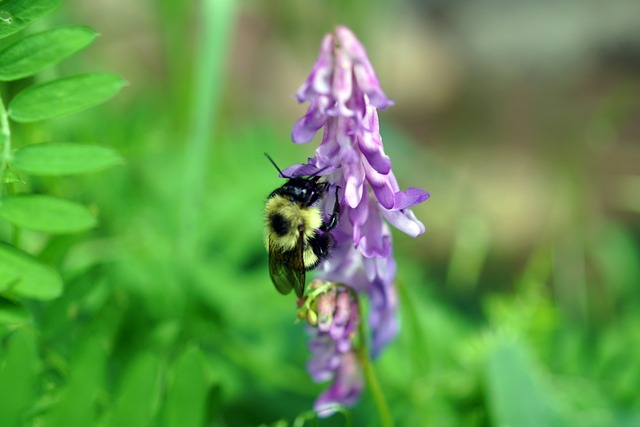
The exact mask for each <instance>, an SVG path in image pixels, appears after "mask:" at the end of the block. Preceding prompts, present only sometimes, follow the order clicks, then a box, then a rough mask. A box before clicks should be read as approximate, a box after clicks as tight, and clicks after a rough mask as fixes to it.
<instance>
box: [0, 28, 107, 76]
mask: <svg viewBox="0 0 640 427" xmlns="http://www.w3.org/2000/svg"><path fill="white" fill-rule="evenodd" d="M96 36H97V33H96V32H95V31H93V30H92V29H91V28H88V27H80V26H75V27H63V28H55V29H52V30H48V31H43V32H41V33H36V34H32V35H30V36H27V37H24V38H22V39H20V40H18V41H17V42H15V43H13V44H11V45H9V46H8V47H6V48H5V49H3V50H2V51H0V80H17V79H21V78H23V77H27V76H31V75H33V74H36V73H37V72H38V71H40V70H42V69H44V68H46V67H48V66H50V65H53V64H56V63H57V62H60V61H61V60H63V59H64V58H66V57H68V56H71V55H72V54H74V53H75V52H77V51H79V50H80V49H82V48H84V47H86V46H88V45H89V44H91V42H92V41H93V40H94V39H95V38H96Z"/></svg>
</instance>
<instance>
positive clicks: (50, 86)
mask: <svg viewBox="0 0 640 427" xmlns="http://www.w3.org/2000/svg"><path fill="white" fill-rule="evenodd" d="M123 85H124V80H123V79H122V77H120V76H119V75H117V74H111V73H87V74H80V75H77V76H71V77H65V78H62V79H58V80H54V81H51V82H47V83H41V84H36V85H33V86H31V87H28V88H27V89H25V90H23V91H22V92H20V93H19V94H17V95H16V96H15V97H14V98H13V99H12V100H11V103H10V104H9V117H10V118H11V119H13V120H15V121H16V122H23V123H29V122H37V121H40V120H45V119H51V118H54V117H58V116H63V115H66V114H72V113H77V112H80V111H83V110H86V109H88V108H91V107H95V106H96V105H98V104H102V103H103V102H105V101H107V100H109V99H110V98H112V97H113V96H115V94H116V93H118V92H119V91H120V89H121V88H122V86H123Z"/></svg>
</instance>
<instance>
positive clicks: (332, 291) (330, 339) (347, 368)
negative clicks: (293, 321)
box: [298, 280, 364, 415]
mask: <svg viewBox="0 0 640 427" xmlns="http://www.w3.org/2000/svg"><path fill="white" fill-rule="evenodd" d="M298 305H299V306H300V311H299V317H306V319H307V321H308V323H309V325H310V328H309V329H310V333H311V335H312V338H311V341H310V342H309V348H310V349H311V354H312V356H311V359H310V360H309V362H308V364H307V368H308V370H309V373H310V374H311V377H312V378H313V379H314V380H315V381H317V382H323V381H328V380H331V379H333V383H332V385H331V387H329V388H328V389H327V390H325V392H324V393H322V394H321V395H320V396H319V397H318V399H317V400H316V403H315V409H316V411H318V413H320V414H327V415H328V414H329V413H330V411H331V410H330V409H329V410H328V408H331V407H332V406H333V404H334V403H336V402H340V403H342V404H344V405H353V404H355V403H356V402H357V401H358V398H359V397H360V394H361V393H362V388H363V382H364V381H363V376H362V370H361V369H360V365H359V362H358V355H357V349H356V348H355V346H354V343H355V341H356V339H357V334H358V327H359V325H360V310H359V307H358V301H357V299H355V298H354V296H353V295H352V291H349V290H348V289H347V288H346V287H340V286H336V285H334V284H332V283H328V282H323V281H321V280H314V281H313V282H311V284H310V286H309V292H308V294H307V295H306V296H305V297H304V298H303V299H301V300H299V301H298Z"/></svg>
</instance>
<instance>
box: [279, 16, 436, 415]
mask: <svg viewBox="0 0 640 427" xmlns="http://www.w3.org/2000/svg"><path fill="white" fill-rule="evenodd" d="M297 98H298V101H300V102H308V103H309V107H308V109H307V112H306V114H305V115H304V116H303V117H302V118H300V119H299V120H298V121H297V122H296V124H295V125H294V127H293V131H292V134H291V137H292V139H293V141H294V142H296V143H306V142H309V141H311V140H312V139H313V137H314V136H315V134H316V133H317V131H318V130H320V129H321V128H323V127H324V131H323V135H322V140H321V142H320V145H319V146H318V148H317V149H316V151H315V155H314V156H313V157H311V158H309V159H308V161H307V163H305V164H297V165H292V166H290V167H288V168H287V169H285V170H284V171H283V174H284V175H286V176H290V177H294V176H309V175H314V174H317V175H321V176H324V177H325V179H326V181H327V182H329V183H330V184H331V185H333V186H339V187H340V188H341V189H342V192H341V193H342V197H341V200H340V208H341V209H340V222H339V224H338V226H337V227H336V228H334V229H333V230H332V231H331V235H332V237H333V240H334V242H335V245H334V247H333V248H332V252H331V257H330V258H329V259H327V260H325V261H324V262H323V263H321V264H320V266H319V267H318V275H317V279H318V280H321V281H324V282H326V283H337V284H343V285H346V286H348V287H350V288H351V289H353V291H355V292H356V293H357V294H358V295H359V297H360V298H363V297H365V298H369V300H370V308H371V309H370V314H369V318H368V324H369V330H370V332H371V337H370V342H371V355H372V356H373V357H376V356H377V355H379V354H380V352H381V351H382V349H383V348H384V347H385V346H386V345H387V344H388V343H389V342H390V341H391V340H393V339H394V338H395V336H396V335H397V333H398V330H399V320H398V300H397V295H396V289H395V284H394V282H395V276H396V261H395V259H394V258H393V247H392V239H391V230H390V227H389V224H391V225H393V226H394V227H396V228H397V229H399V230H401V231H402V232H404V233H406V234H408V235H410V236H413V237H416V236H419V235H420V234H423V233H424V231H425V228H424V225H423V224H422V222H420V221H419V220H418V219H417V218H416V217H415V215H414V214H413V212H412V211H411V209H410V208H411V207H412V206H415V205H417V204H419V203H422V202H424V201H425V200H427V199H428V198H429V193H428V192H426V191H424V190H422V189H419V188H407V189H406V190H405V191H401V190H400V187H399V185H398V182H397V180H396V178H395V176H394V174H393V172H392V170H391V159H390V158H389V157H388V156H387V155H386V153H385V151H384V146H383V143H382V137H381V136H380V129H379V121H378V109H384V108H386V107H388V106H390V105H393V102H392V101H390V100H389V99H388V98H387V97H386V95H385V94H384V92H383V91H382V89H381V88H380V85H379V83H378V78H377V77H376V74H375V72H374V70H373V67H372V66H371V63H370V62H369V59H368V57H367V53H366V51H365V49H364V47H363V46H362V44H361V43H360V42H359V41H358V39H357V38H356V37H355V36H354V34H353V33H352V32H351V31H350V30H349V29H348V28H346V27H344V26H339V27H338V28H337V29H336V31H335V33H333V34H327V35H326V36H325V37H324V39H323V41H322V45H321V48H320V53H319V55H318V59H317V61H316V64H315V66H314V67H313V69H312V71H311V74H310V75H309V77H308V78H307V80H306V82H305V83H304V84H303V85H302V86H301V87H300V89H299V90H298V92H297ZM331 194H333V193H331ZM333 202H334V200H333V199H332V198H325V199H324V201H323V202H322V203H323V205H322V206H321V208H322V209H323V211H324V212H325V213H327V214H328V213H330V212H331V209H332V205H333ZM316 286H317V285H316ZM311 292H313V291H311ZM340 295H348V294H347V293H343V294H341V293H340V292H338V293H336V294H335V299H333V300H332V299H331V298H332V297H331V296H330V295H327V296H323V297H318V300H317V307H316V308H317V317H318V321H317V327H316V328H315V329H314V333H315V335H314V337H313V338H312V340H311V343H310V349H311V353H312V356H311V360H310V361H309V365H308V369H309V371H310V373H311V375H312V377H313V378H314V380H316V381H326V380H332V381H333V382H332V385H331V386H330V388H329V389H328V390H327V391H326V392H324V393H323V394H322V395H321V396H320V397H319V398H318V400H317V401H316V405H315V408H316V410H317V411H318V412H319V413H321V414H325V412H326V411H325V412H323V411H322V408H325V409H326V408H328V407H330V404H331V403H334V404H335V403H340V404H343V405H353V404H354V403H355V402H356V401H357V399H358V397H359V395H360V393H361V390H362V372H361V368H360V364H359V361H358V358H357V357H356V356H355V353H354V350H353V348H352V342H351V340H352V339H353V336H354V333H352V332H353V331H350V332H349V333H347V331H349V328H352V327H353V325H352V324H353V323H357V321H359V320H358V319H355V320H354V319H352V317H351V314H350V313H352V312H357V309H358V307H357V303H356V304H355V306H354V305H353V302H351V303H350V304H349V306H350V308H347V303H346V302H345V301H342V302H341V300H340V298H342V300H344V299H345V298H347V296H340ZM354 307H355V308H354ZM315 314H316V313H315V312H314V316H315ZM363 339H364V337H361V339H360V342H363Z"/></svg>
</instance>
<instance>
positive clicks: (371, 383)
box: [352, 290, 393, 427]
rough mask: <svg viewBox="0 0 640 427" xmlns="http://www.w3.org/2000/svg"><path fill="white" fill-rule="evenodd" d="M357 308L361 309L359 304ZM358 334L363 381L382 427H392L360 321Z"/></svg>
mask: <svg viewBox="0 0 640 427" xmlns="http://www.w3.org/2000/svg"><path fill="white" fill-rule="evenodd" d="M352 294H353V295H355V292H353V290H352ZM358 306H359V307H362V306H361V305H360V304H359V305H358ZM360 313H361V315H360V318H361V319H362V309H360ZM358 333H359V335H360V345H359V346H358V358H359V359H360V363H361V364H362V369H363V370H364V375H365V380H366V381H367V385H368V388H369V390H371V394H372V395H373V400H374V402H375V404H376V408H378V414H379V416H380V423H381V425H382V427H393V418H392V417H391V411H389V406H388V405H387V399H386V398H385V397H384V393H383V392H382V387H381V386H380V383H379V382H378V377H377V376H376V372H375V370H374V369H373V362H372V361H371V358H370V357H369V351H368V348H367V345H366V340H365V337H366V335H365V329H364V323H363V322H362V321H361V322H360V325H359V326H358Z"/></svg>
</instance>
